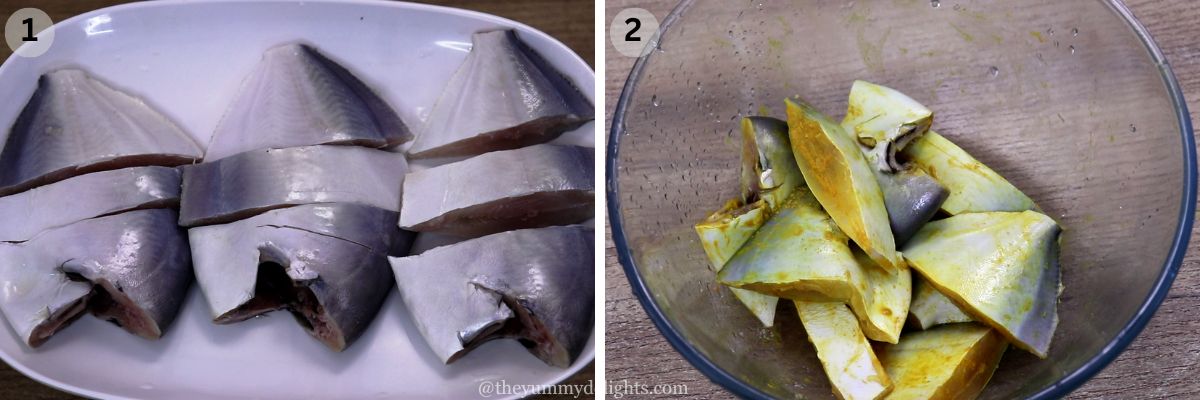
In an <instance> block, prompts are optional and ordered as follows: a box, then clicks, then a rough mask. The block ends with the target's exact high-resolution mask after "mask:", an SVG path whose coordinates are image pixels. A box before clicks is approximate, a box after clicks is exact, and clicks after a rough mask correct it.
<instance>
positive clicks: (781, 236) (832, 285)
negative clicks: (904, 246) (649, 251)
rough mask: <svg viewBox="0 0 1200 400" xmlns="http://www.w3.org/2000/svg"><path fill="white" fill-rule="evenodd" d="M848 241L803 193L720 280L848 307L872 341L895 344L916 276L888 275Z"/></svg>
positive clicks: (738, 256)
mask: <svg viewBox="0 0 1200 400" xmlns="http://www.w3.org/2000/svg"><path fill="white" fill-rule="evenodd" d="M848 241H849V240H848V239H847V238H846V236H845V235H844V234H842V232H841V231H840V230H838V228H837V226H835V225H834V224H833V221H832V220H830V218H829V215H827V214H825V212H823V211H821V207H820V206H819V205H818V204H817V201H816V200H814V199H813V197H812V195H811V194H809V193H808V192H807V191H806V190H804V189H799V190H797V191H796V193H795V194H793V195H792V197H791V198H789V199H788V201H787V202H785V203H784V205H783V208H781V209H780V210H779V212H778V213H777V214H775V216H773V217H771V219H769V220H767V223H766V225H764V226H763V227H762V228H760V229H759V230H758V232H756V233H755V234H754V236H753V237H751V238H750V240H749V241H748V242H746V244H744V245H742V248H741V250H738V252H737V254H735V255H734V256H733V258H732V259H730V260H729V262H728V263H726V264H725V268H723V269H722V270H721V272H719V273H718V274H717V280H718V281H719V282H720V283H722V284H725V285H728V286H731V287H736V288H741V289H748V290H753V291H756V292H759V293H763V294H767V295H771V296H776V297H781V298H786V299H792V300H802V301H838V302H843V303H846V304H848V305H849V306H850V308H851V309H853V310H854V314H855V315H856V316H857V317H858V319H859V321H861V324H862V330H863V332H864V333H865V334H866V335H867V337H869V338H871V339H873V340H878V341H884V342H889V343H895V342H896V340H898V339H899V338H900V330H901V329H902V328H903V327H904V319H905V317H906V316H907V315H908V304H909V300H910V299H911V295H912V292H911V291H912V275H911V274H912V273H911V271H909V270H908V269H907V268H906V269H903V270H900V271H896V272H893V273H888V272H887V271H885V270H883V269H882V268H880V267H879V266H877V265H875V264H874V263H873V262H871V260H870V259H869V258H867V257H866V256H865V255H862V254H861V252H857V251H855V252H852V251H851V249H850V247H849V245H848V243H847V242H848ZM855 253H859V254H855Z"/></svg>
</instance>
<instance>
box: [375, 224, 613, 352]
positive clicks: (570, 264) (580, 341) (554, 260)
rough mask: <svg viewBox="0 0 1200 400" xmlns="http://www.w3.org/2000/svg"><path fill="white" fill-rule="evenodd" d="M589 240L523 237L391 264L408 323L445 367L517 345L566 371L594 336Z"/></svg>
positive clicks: (498, 237) (561, 234)
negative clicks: (511, 342) (488, 346)
mask: <svg viewBox="0 0 1200 400" xmlns="http://www.w3.org/2000/svg"><path fill="white" fill-rule="evenodd" d="M592 236H593V235H592V231H591V230H590V229H587V228H585V227H582V226H578V225H575V226H556V227H548V228H539V229H523V230H516V231H509V232H503V233H497V234H494V235H488V236H484V237H480V238H476V239H472V240H468V241H465V242H461V243H457V244H452V245H447V246H442V247H438V248H434V249H430V250H428V251H426V252H424V253H422V254H421V255H416V256H409V257H390V258H389V260H390V261H391V264H392V269H393V271H394V272H395V274H396V284H397V286H399V288H400V296H401V298H402V299H403V300H404V304H405V306H406V307H407V309H408V310H409V312H410V313H411V314H412V317H413V322H415V323H416V325H417V328H418V330H420V332H421V335H422V336H423V337H424V338H425V343H427V344H428V345H429V347H430V349H432V350H433V352H434V353H435V354H437V356H438V357H439V358H441V359H442V361H443V362H446V363H451V362H454V361H455V360H457V359H458V358H460V357H462V356H464V355H466V354H467V353H468V352H470V351H471V350H472V349H474V348H475V347H477V346H479V345H480V344H482V343H484V342H487V341H489V340H493V339H500V338H514V339H518V340H521V341H522V343H523V344H525V347H526V348H528V349H529V351H530V352H531V353H533V354H534V355H535V356H537V357H538V358H539V359H541V360H542V361H543V362H545V363H546V364H549V365H552V366H555V367H560V368H566V367H567V366H569V365H570V364H571V363H572V362H574V361H575V359H576V358H578V357H579V354H580V353H581V352H582V351H583V347H584V346H585V345H586V344H587V340H588V338H589V337H590V336H591V333H592V304H593V300H592V299H593V297H592V294H593V291H594V290H595V289H594V285H593V279H594V278H593V277H594V273H593V271H594V270H593V262H592V256H593V253H592V242H593V241H592Z"/></svg>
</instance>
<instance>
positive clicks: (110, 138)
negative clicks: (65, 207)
mask: <svg viewBox="0 0 1200 400" xmlns="http://www.w3.org/2000/svg"><path fill="white" fill-rule="evenodd" d="M202 153H203V150H201V149H200V146H199V145H198V144H197V143H196V141H195V140H194V139H192V137H191V136H188V134H187V133H185V132H184V131H183V130H181V129H180V128H179V127H178V126H176V125H175V124H174V123H173V122H171V121H170V120H168V119H167V118H166V117H165V116H163V115H162V114H160V113H159V112H158V111H156V110H154V109H153V108H151V107H150V106H149V105H147V104H146V103H145V101H144V100H142V99H139V98H136V97H133V96H130V95H129V94H127V93H124V92H121V91H119V90H116V89H114V88H112V87H110V86H108V85H106V84H104V83H103V82H101V81H99V80H97V79H95V78H93V77H91V76H90V75H88V74H87V73H86V72H84V71H81V70H77V69H60V70H56V71H53V72H50V73H47V74H44V75H42V76H41V78H39V79H38V87H37V89H36V91H35V92H34V93H33V96H32V97H31V98H30V99H29V102H28V103H27V104H26V105H25V108H24V110H22V111H21V114H20V115H19V116H18V117H17V120H16V122H15V123H13V126H12V129H11V130H10V131H9V134H8V137H7V139H6V140H5V144H4V149H3V151H0V196H5V195H9V194H13V193H18V192H22V191H25V190H28V189H30V188H33V187H37V186H41V185H45V184H49V183H53V182H57V181H60V180H63V179H66V178H70V177H73V176H77V175H82V174H86V173H90V172H97V171H105V170H110V169H117V168H124V167H135V166H146V165H161V166H177V165H183V164H189V163H192V162H194V161H196V160H198V159H200V158H201V154H202Z"/></svg>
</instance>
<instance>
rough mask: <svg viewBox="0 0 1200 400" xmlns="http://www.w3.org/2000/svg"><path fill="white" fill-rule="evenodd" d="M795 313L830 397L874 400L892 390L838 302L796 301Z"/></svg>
mask: <svg viewBox="0 0 1200 400" xmlns="http://www.w3.org/2000/svg"><path fill="white" fill-rule="evenodd" d="M795 303H796V311H797V312H799V313H800V322H801V323H803V324H804V331H805V332H807V333H808V341H809V342H812V344H813V347H815V348H816V349H817V358H819V359H820V360H821V367H822V368H824V369H825V375H826V376H827V377H828V378H829V383H830V386H832V387H833V394H834V395H835V396H837V397H838V398H839V399H844V400H858V399H864V400H874V399H879V398H882V397H883V396H885V395H887V394H888V393H889V392H891V391H892V381H891V379H889V378H888V375H887V373H886V372H884V369H883V365H881V364H880V363H879V359H877V358H875V352H874V350H872V349H871V344H870V343H869V342H867V338H865V337H863V334H862V331H860V330H859V328H858V321H856V320H855V319H854V314H853V313H851V312H850V310H849V309H847V308H846V306H845V305H844V304H842V303H837V302H805V301H797V302H795Z"/></svg>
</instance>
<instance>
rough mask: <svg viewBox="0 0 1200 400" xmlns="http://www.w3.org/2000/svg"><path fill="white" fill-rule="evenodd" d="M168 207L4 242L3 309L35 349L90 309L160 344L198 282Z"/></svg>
mask: <svg viewBox="0 0 1200 400" xmlns="http://www.w3.org/2000/svg"><path fill="white" fill-rule="evenodd" d="M175 218H176V215H175V211H174V210H170V209H154V210H137V211H130V212H125V213H121V214H116V215H111V216H106V217H100V218H94V219H88V220H83V221H79V222H76V223H74V224H70V225H67V226H63V227H60V228H54V229H50V230H47V231H44V232H42V233H40V234H38V235H37V236H35V237H33V238H32V239H30V240H29V241H26V242H22V243H0V287H3V288H5V290H2V291H0V310H2V311H3V312H4V317H5V319H7V320H8V323H9V325H11V326H12V327H13V330H14V331H16V332H17V333H18V334H19V335H20V336H21V339H22V341H24V342H25V344H27V345H28V346H29V347H38V346H40V345H41V344H43V343H44V342H45V341H46V340H47V339H49V338H50V337H51V336H52V335H54V333H56V332H58V330H60V329H62V328H64V327H66V326H67V325H69V324H70V323H71V322H72V321H74V320H75V319H76V318H78V317H80V316H82V315H83V313H84V312H85V311H89V310H90V311H91V313H92V314H93V315H96V316H97V317H98V318H101V319H105V320H109V321H114V322H116V323H117V324H118V325H119V326H121V327H122V328H124V329H125V330H126V331H129V332H130V333H133V334H135V335H138V336H141V337H144V338H147V339H157V338H159V337H161V336H162V334H163V331H164V330H166V329H167V327H169V326H170V325H171V322H173V321H174V320H175V316H176V314H177V313H178V311H179V307H180V306H181V305H182V304H183V300H184V298H185V297H186V295H187V290H188V286H189V285H191V283H192V268H191V262H190V261H191V260H190V258H191V257H190V255H189V252H190V249H189V247H188V243H187V239H186V238H184V232H183V230H182V229H180V228H179V227H178V226H176V225H175Z"/></svg>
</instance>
